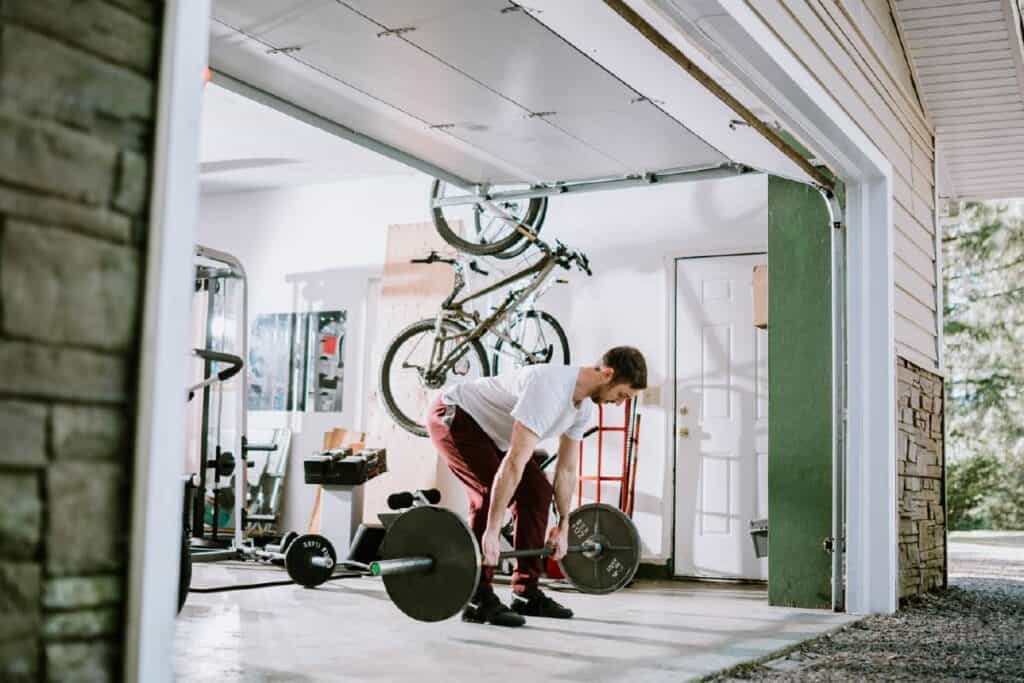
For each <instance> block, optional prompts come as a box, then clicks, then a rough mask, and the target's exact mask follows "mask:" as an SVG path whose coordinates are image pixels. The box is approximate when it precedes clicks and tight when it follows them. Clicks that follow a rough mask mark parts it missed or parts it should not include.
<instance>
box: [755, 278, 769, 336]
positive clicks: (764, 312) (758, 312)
mask: <svg viewBox="0 0 1024 683" xmlns="http://www.w3.org/2000/svg"><path fill="white" fill-rule="evenodd" d="M754 327H760V328H761V329H762V330H764V329H767V328H768V264H762V265H758V266H754Z"/></svg>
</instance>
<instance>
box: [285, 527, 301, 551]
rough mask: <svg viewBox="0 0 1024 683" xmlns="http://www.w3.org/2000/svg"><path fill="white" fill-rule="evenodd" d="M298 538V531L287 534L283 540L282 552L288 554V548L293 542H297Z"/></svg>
mask: <svg viewBox="0 0 1024 683" xmlns="http://www.w3.org/2000/svg"><path fill="white" fill-rule="evenodd" d="M298 537H299V532H298V531H289V532H288V533H287V534H285V536H284V538H282V539H281V552H282V553H287V552H288V548H289V547H290V546H291V544H292V542H293V541H295V539H296V538H298Z"/></svg>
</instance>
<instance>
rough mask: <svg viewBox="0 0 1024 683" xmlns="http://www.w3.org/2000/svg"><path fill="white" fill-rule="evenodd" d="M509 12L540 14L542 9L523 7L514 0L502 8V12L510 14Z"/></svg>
mask: <svg viewBox="0 0 1024 683" xmlns="http://www.w3.org/2000/svg"><path fill="white" fill-rule="evenodd" d="M509 12H526V13H527V14H540V13H541V12H542V10H539V9H535V8H533V7H523V6H522V5H517V4H516V3H514V2H513V3H512V4H511V5H509V6H508V7H505V8H503V9H502V10H501V13H502V14H508V13H509Z"/></svg>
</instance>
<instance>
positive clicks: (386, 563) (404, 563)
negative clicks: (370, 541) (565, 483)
mask: <svg viewBox="0 0 1024 683" xmlns="http://www.w3.org/2000/svg"><path fill="white" fill-rule="evenodd" d="M604 549H605V548H604V546H602V545H601V544H600V543H598V542H596V541H591V542H588V543H583V544H582V545H571V546H569V547H568V548H566V551H565V552H566V554H569V553H594V554H598V555H599V554H600V553H601V552H602V551H603V550H604ZM608 549H609V550H611V549H612V548H608ZM617 549H619V550H626V548H624V547H619V548H617ZM554 554H555V549H554V548H551V547H547V548H527V549H523V550H509V551H506V552H503V553H501V554H500V555H498V559H499V560H513V559H516V558H519V557H549V556H551V555H554ZM433 567H434V560H433V559H431V558H429V557H404V558H398V559H396V560H377V561H376V562H371V563H370V574H371V575H373V576H396V575H398V574H414V573H416V572H424V571H430V570H431V569H433Z"/></svg>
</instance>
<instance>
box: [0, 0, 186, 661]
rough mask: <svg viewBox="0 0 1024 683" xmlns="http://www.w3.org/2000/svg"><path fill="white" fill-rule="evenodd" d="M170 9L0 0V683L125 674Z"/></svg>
mask: <svg viewBox="0 0 1024 683" xmlns="http://www.w3.org/2000/svg"><path fill="white" fill-rule="evenodd" d="M161 17H162V6H161V4H160V3H159V2H149V1H148V0H0V434H2V435H3V436H2V438H0V505H2V506H3V512H2V514H0V680H3V681H22V680H26V681H27V680H51V681H61V680H90V681H92V680H115V679H118V678H119V677H120V671H121V652H122V640H123V622H124V618H123V603H124V599H125V572H126V567H127V551H128V530H129V528H130V509H129V500H130V487H129V483H130V481H131V462H132V455H133V454H132V439H133V437H132V425H133V414H132V406H133V404H134V393H135V389H134V377H135V369H136V365H137V361H138V338H139V329H140V309H141V301H140V296H141V291H142V274H143V255H144V246H145V244H144V243H145V237H146V233H147V227H148V226H147V218H146V217H147V206H146V205H147V194H148V188H149V167H150V155H151V147H152V142H153V133H154V111H155V99H156V98H155V80H156V72H157V55H158V53H159V49H158V48H159V45H158V42H159V35H160V34H159V23H160V20H161ZM196 77H197V78H198V77H199V75H198V74H197V76H196Z"/></svg>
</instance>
